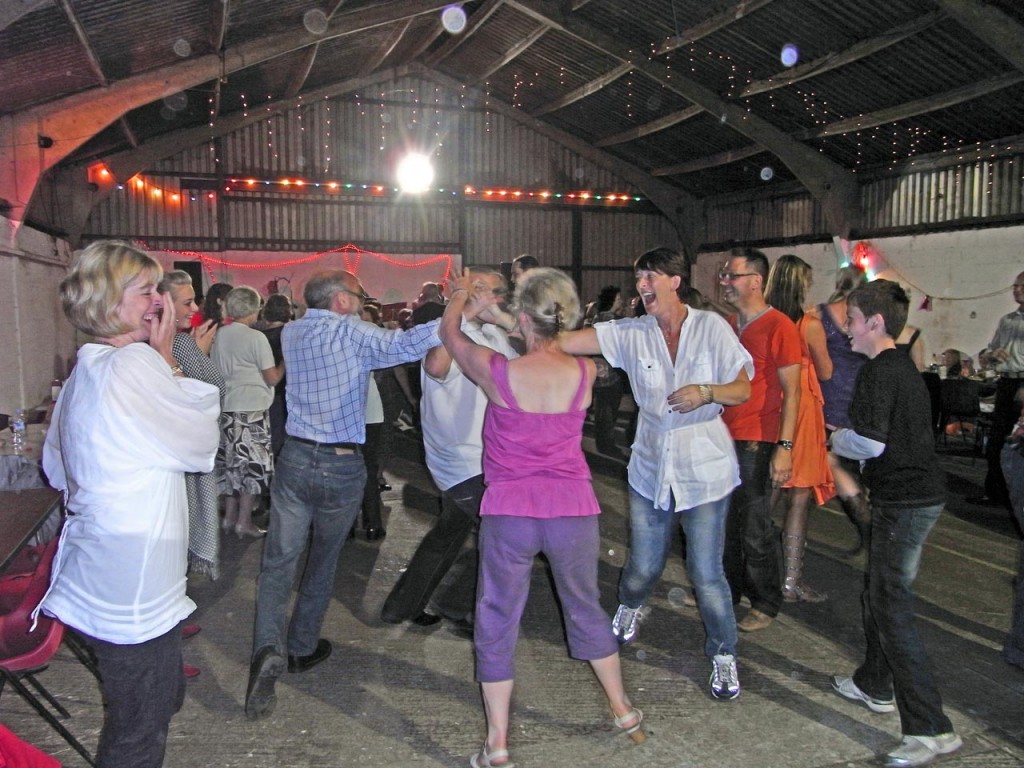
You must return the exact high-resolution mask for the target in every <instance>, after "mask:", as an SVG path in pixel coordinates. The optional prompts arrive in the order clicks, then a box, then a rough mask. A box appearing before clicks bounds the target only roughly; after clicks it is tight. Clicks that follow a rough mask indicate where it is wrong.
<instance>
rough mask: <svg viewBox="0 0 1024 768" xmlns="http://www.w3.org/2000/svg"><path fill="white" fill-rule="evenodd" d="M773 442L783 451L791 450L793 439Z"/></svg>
mask: <svg viewBox="0 0 1024 768" xmlns="http://www.w3.org/2000/svg"><path fill="white" fill-rule="evenodd" d="M775 444H776V445H777V446H779V448H781V449H782V450H784V451H792V450H793V441H792V440H779V441H778V442H777V443H775Z"/></svg>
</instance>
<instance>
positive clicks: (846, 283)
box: [827, 264, 868, 304]
mask: <svg viewBox="0 0 1024 768" xmlns="http://www.w3.org/2000/svg"><path fill="white" fill-rule="evenodd" d="M867 281H868V276H867V273H866V272H865V271H864V267H862V266H861V265H860V264H846V265H845V266H842V267H840V268H839V271H838V272H837V273H836V289H835V291H834V292H833V293H832V295H831V296H829V297H828V302H827V303H828V304H835V303H836V302H837V301H841V300H843V299H845V298H847V297H848V296H849V295H850V294H851V293H852V292H853V291H854V290H856V289H857V288H860V287H861V286H862V285H864V283H866V282H867Z"/></svg>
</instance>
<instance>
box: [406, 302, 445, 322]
mask: <svg viewBox="0 0 1024 768" xmlns="http://www.w3.org/2000/svg"><path fill="white" fill-rule="evenodd" d="M443 314H444V304H438V303H437V302H436V301H428V302H426V303H425V304H420V305H419V306H418V307H415V308H414V309H413V311H412V324H413V325H423V323H429V322H430V321H431V320H437V318H439V317H440V316H441V315H443Z"/></svg>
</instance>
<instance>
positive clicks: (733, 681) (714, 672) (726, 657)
mask: <svg viewBox="0 0 1024 768" xmlns="http://www.w3.org/2000/svg"><path fill="white" fill-rule="evenodd" d="M708 682H709V684H710V685H711V695H712V696H714V697H715V698H716V699H726V700H731V699H735V698H736V697H737V696H739V695H740V677H739V670H738V669H737V668H736V657H735V656H733V655H731V654H728V653H723V654H719V655H717V656H715V658H714V659H712V661H711V679H710V680H709V681H708Z"/></svg>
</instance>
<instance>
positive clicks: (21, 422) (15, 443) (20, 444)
mask: <svg viewBox="0 0 1024 768" xmlns="http://www.w3.org/2000/svg"><path fill="white" fill-rule="evenodd" d="M11 435H12V437H11V447H12V448H13V449H14V452H15V453H21V451H22V449H23V448H24V447H25V411H24V410H23V409H21V408H18V409H16V410H15V411H14V417H13V418H12V419H11Z"/></svg>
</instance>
